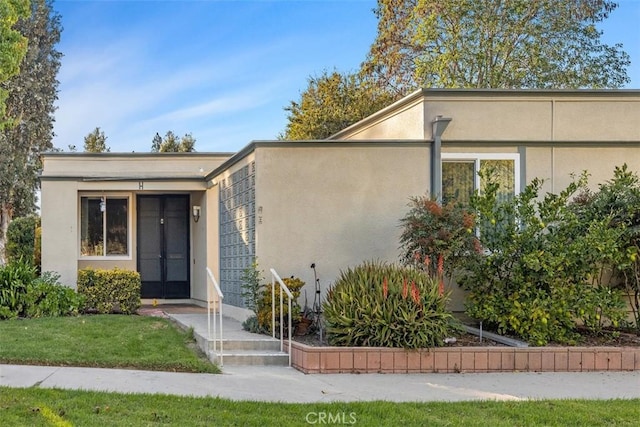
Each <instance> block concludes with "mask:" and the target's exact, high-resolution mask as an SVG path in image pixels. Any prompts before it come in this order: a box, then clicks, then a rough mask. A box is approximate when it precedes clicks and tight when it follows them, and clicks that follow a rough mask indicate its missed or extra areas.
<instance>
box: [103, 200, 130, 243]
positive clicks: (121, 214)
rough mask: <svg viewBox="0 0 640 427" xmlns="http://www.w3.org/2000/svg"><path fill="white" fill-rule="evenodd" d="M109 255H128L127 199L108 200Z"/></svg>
mask: <svg viewBox="0 0 640 427" xmlns="http://www.w3.org/2000/svg"><path fill="white" fill-rule="evenodd" d="M106 214H107V255H127V254H128V253H129V251H128V247H127V219H128V218H127V199H112V198H107V211H106Z"/></svg>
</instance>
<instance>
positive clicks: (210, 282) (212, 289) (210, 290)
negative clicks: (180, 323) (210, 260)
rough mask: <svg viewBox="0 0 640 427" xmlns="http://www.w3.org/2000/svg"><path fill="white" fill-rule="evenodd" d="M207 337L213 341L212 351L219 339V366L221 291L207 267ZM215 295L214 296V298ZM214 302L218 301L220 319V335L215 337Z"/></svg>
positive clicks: (221, 362)
mask: <svg viewBox="0 0 640 427" xmlns="http://www.w3.org/2000/svg"><path fill="white" fill-rule="evenodd" d="M207 277H208V278H207V339H208V340H212V341H213V351H214V352H217V351H218V350H217V348H218V347H217V345H216V339H217V340H218V341H220V357H219V360H220V366H222V365H223V360H222V299H223V298H224V295H222V291H221V290H220V286H218V282H216V278H215V277H213V273H212V272H211V270H210V269H209V267H207ZM214 297H215V298H214ZM216 302H217V303H218V315H219V321H220V336H219V337H218V338H216V329H217V328H216V326H217V325H216ZM212 312H213V336H212V334H211V313H212Z"/></svg>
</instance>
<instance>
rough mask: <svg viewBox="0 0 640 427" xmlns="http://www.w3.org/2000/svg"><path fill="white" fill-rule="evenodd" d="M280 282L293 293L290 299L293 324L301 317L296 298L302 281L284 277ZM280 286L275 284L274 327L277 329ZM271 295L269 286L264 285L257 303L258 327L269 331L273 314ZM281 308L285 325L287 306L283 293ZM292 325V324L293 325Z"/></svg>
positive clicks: (287, 314) (278, 325)
mask: <svg viewBox="0 0 640 427" xmlns="http://www.w3.org/2000/svg"><path fill="white" fill-rule="evenodd" d="M282 282H283V283H284V284H285V285H286V286H287V288H289V291H290V292H291V295H293V300H292V301H291V323H293V325H295V324H296V323H298V322H299V321H300V318H301V317H302V309H301V307H300V304H299V303H298V299H299V298H300V291H301V290H302V287H303V286H304V284H305V283H304V282H303V281H302V280H300V279H298V278H296V277H293V276H292V277H286V278H284V279H282ZM281 289H282V288H281V287H280V286H279V285H278V284H276V287H275V303H276V304H275V315H276V321H275V329H276V330H278V328H279V327H280V293H281ZM271 301H272V295H271V286H266V287H265V289H264V290H263V291H262V296H261V299H260V301H259V304H258V325H260V329H262V330H266V331H271V330H272V329H271V317H272V314H273V310H272V307H271ZM282 301H283V304H284V305H283V309H282V317H283V320H284V326H287V324H288V321H289V317H288V316H289V306H288V305H287V295H286V294H284V293H283V299H282ZM293 325H292V326H293Z"/></svg>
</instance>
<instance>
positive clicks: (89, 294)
mask: <svg viewBox="0 0 640 427" xmlns="http://www.w3.org/2000/svg"><path fill="white" fill-rule="evenodd" d="M140 287H141V284H140V273H138V272H136V271H129V270H120V269H118V268H114V269H113V270H102V269H93V268H86V269H83V270H79V271H78V292H79V293H80V294H82V295H84V298H85V303H84V308H85V310H96V311H98V313H111V312H114V311H116V310H119V311H120V312H122V313H124V314H132V313H135V312H136V310H137V309H138V308H140Z"/></svg>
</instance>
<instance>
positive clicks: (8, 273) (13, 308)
mask: <svg viewBox="0 0 640 427" xmlns="http://www.w3.org/2000/svg"><path fill="white" fill-rule="evenodd" d="M36 277H37V274H36V269H35V267H34V266H33V265H31V264H30V263H28V262H24V261H22V260H17V261H13V262H10V263H9V264H7V265H5V266H4V267H0V319H8V318H15V317H18V316H23V315H24V312H25V310H26V303H27V302H26V295H27V288H28V287H29V285H31V283H32V282H33V281H34V280H35V279H36Z"/></svg>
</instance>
